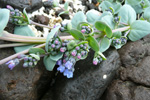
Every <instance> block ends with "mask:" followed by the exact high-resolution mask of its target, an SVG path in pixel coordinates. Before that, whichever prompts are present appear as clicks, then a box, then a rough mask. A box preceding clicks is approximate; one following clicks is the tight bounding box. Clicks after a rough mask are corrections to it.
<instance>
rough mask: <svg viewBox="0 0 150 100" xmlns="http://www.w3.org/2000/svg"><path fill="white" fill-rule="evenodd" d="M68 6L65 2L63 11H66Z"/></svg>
mask: <svg viewBox="0 0 150 100" xmlns="http://www.w3.org/2000/svg"><path fill="white" fill-rule="evenodd" d="M68 5H69V3H68V2H65V4H64V9H65V10H68Z"/></svg>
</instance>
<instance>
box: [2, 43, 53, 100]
mask: <svg viewBox="0 0 150 100" xmlns="http://www.w3.org/2000/svg"><path fill="white" fill-rule="evenodd" d="M0 43H3V42H2V41H0ZM0 52H1V56H0V59H4V58H5V57H8V56H10V55H12V54H14V53H15V52H14V50H13V48H9V49H0ZM52 75H53V73H52V72H48V71H46V69H45V68H44V67H43V63H42V62H40V63H38V65H37V66H36V67H34V68H23V67H22V64H19V65H18V66H16V67H15V68H14V69H13V70H10V69H9V68H8V67H7V66H6V65H5V64H3V65H0V100H38V98H41V96H42V95H43V94H44V93H45V91H46V89H47V87H48V86H49V83H50V81H51V77H52Z"/></svg>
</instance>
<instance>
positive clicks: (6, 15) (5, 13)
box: [0, 9, 10, 36]
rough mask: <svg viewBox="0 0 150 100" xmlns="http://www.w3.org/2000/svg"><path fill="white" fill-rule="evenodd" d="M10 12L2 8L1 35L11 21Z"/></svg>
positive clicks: (0, 15)
mask: <svg viewBox="0 0 150 100" xmlns="http://www.w3.org/2000/svg"><path fill="white" fill-rule="evenodd" d="M9 13H10V11H9V10H8V9H0V36H1V35H2V32H3V30H4V28H5V27H6V25H7V23H8V21H9Z"/></svg>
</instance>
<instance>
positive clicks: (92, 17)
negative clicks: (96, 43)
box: [86, 10, 100, 24]
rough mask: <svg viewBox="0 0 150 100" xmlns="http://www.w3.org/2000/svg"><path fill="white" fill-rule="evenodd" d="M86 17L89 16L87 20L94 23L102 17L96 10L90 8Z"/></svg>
mask: <svg viewBox="0 0 150 100" xmlns="http://www.w3.org/2000/svg"><path fill="white" fill-rule="evenodd" d="M93 12H95V13H93ZM86 17H87V21H88V22H89V23H91V24H94V23H95V21H96V20H98V19H99V18H100V16H99V15H98V14H96V11H95V10H89V11H87V13H86Z"/></svg>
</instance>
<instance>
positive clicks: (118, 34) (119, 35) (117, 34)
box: [112, 31, 121, 38]
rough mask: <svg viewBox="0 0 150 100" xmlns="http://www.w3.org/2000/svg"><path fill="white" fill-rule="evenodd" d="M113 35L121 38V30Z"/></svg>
mask: <svg viewBox="0 0 150 100" xmlns="http://www.w3.org/2000/svg"><path fill="white" fill-rule="evenodd" d="M112 37H116V38H120V37H121V32H120V31H118V32H115V33H113V35H112Z"/></svg>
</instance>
